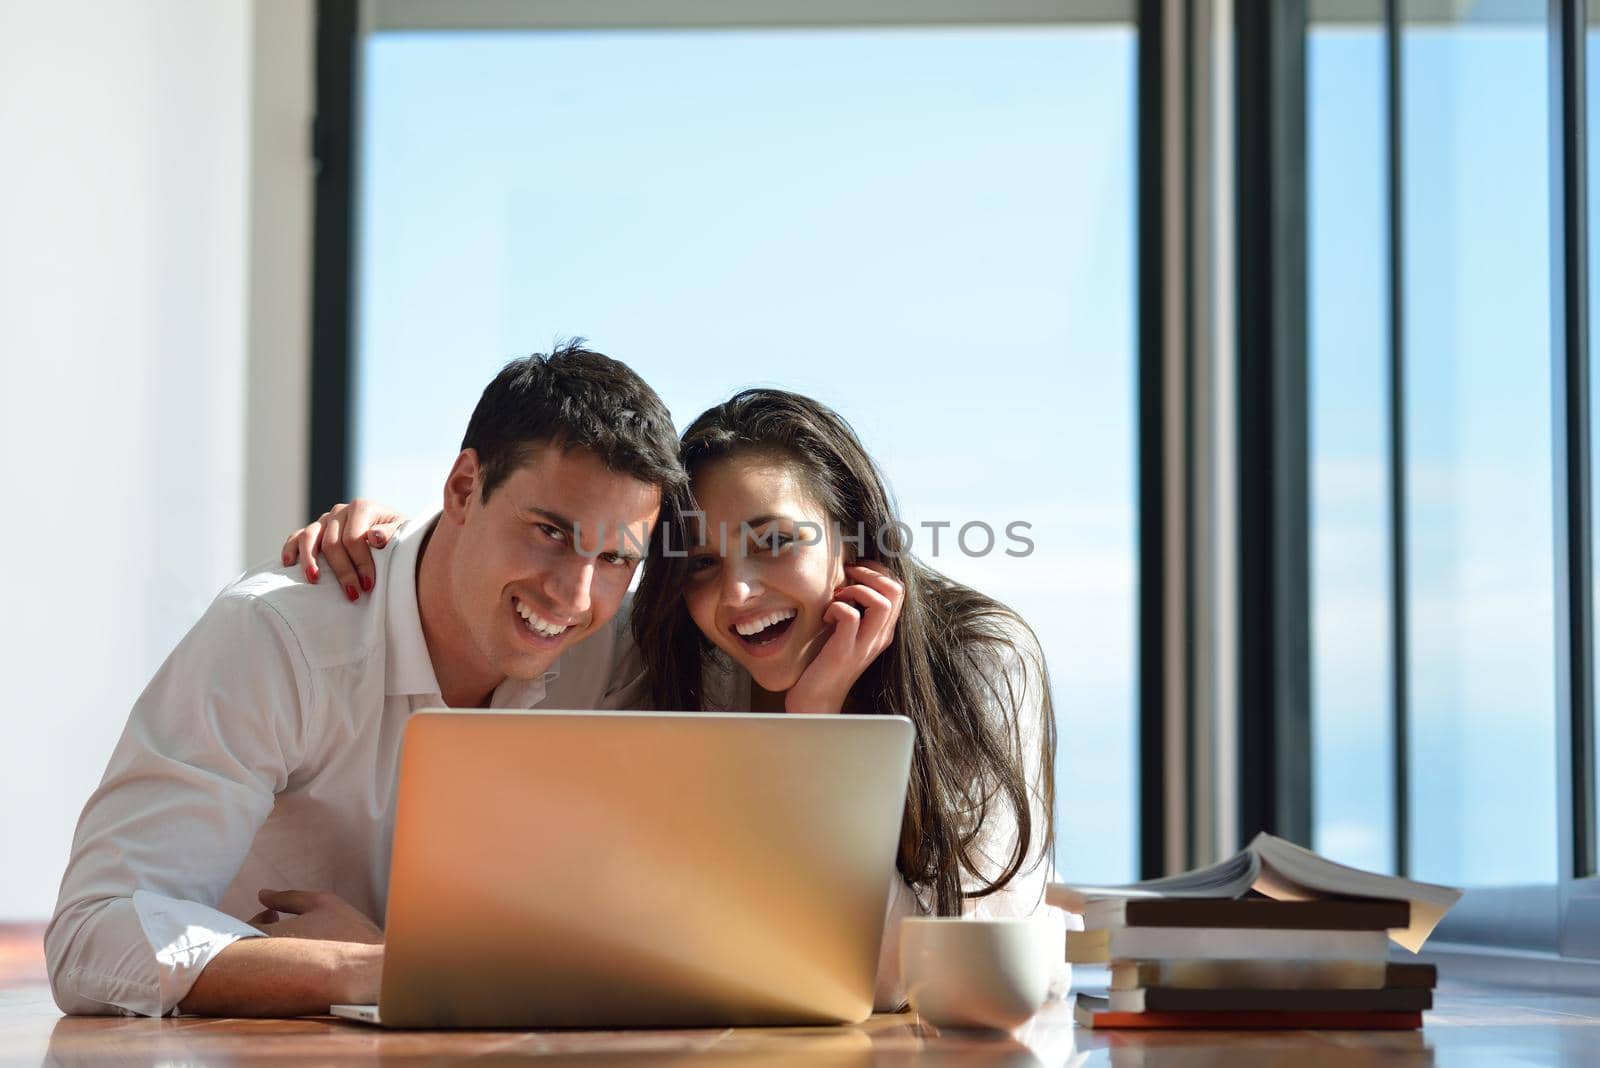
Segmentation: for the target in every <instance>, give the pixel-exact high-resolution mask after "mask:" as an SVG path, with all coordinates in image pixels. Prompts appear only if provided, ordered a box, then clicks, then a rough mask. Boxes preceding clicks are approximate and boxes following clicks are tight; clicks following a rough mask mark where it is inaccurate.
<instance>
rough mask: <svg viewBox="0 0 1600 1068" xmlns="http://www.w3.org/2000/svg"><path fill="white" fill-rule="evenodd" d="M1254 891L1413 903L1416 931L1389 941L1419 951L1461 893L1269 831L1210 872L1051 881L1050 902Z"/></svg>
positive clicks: (1282, 897) (1077, 905)
mask: <svg viewBox="0 0 1600 1068" xmlns="http://www.w3.org/2000/svg"><path fill="white" fill-rule="evenodd" d="M1251 890H1254V891H1256V892H1257V893H1259V894H1264V895H1266V896H1267V897H1270V898H1276V899H1277V900H1279V901H1313V900H1316V899H1318V898H1324V897H1357V898H1377V899H1380V900H1386V901H1405V902H1408V903H1409V904H1410V906H1411V923H1410V925H1409V926H1406V927H1396V928H1392V929H1391V930H1390V931H1389V937H1390V938H1391V939H1392V940H1394V941H1395V942H1397V943H1399V944H1400V945H1402V946H1404V947H1405V948H1406V949H1409V950H1411V952H1413V953H1415V952H1417V951H1418V950H1420V949H1421V948H1422V944H1423V943H1424V942H1426V941H1427V940H1428V936H1429V935H1431V934H1432V933H1433V929H1434V928H1435V927H1437V926H1438V924H1439V921H1440V920H1441V919H1443V918H1444V914H1445V913H1446V912H1449V911H1450V908H1451V906H1453V905H1454V904H1455V903H1456V902H1457V901H1459V900H1460V899H1461V891H1460V890H1453V889H1451V888H1450V887H1448V886H1437V885H1435V884H1433V883H1420V882H1416V881H1414V880H1412V879H1401V878H1397V877H1395V876H1392V875H1379V874H1377V873H1376V872H1370V871H1362V870H1361V869H1360V868H1349V867H1346V866H1345V865H1343V864H1335V863H1334V862H1333V861H1331V860H1328V859H1327V858H1326V857H1321V856H1318V855H1317V854H1316V853H1313V852H1311V850H1309V849H1302V848H1301V847H1300V846H1297V845H1295V844H1294V843H1293V842H1289V841H1286V840H1285V839H1282V838H1277V837H1274V836H1273V835H1270V834H1267V833H1265V832H1263V833H1261V834H1258V835H1256V836H1255V839H1254V840H1253V841H1251V843H1250V844H1249V846H1247V847H1246V848H1245V850H1244V852H1242V853H1237V854H1235V855H1234V856H1231V857H1229V858H1228V859H1226V860H1223V861H1220V862H1219V863H1216V864H1213V865H1211V866H1210V867H1209V868H1198V869H1196V870H1194V871H1188V872H1184V873H1183V874H1181V875H1169V876H1167V877H1166V878H1163V879H1148V880H1146V881H1144V882H1142V883H1129V884H1127V885H1125V886H1069V885H1067V884H1065V883H1051V884H1050V887H1049V889H1048V890H1047V891H1046V893H1045V900H1046V901H1047V902H1048V903H1049V904H1051V905H1054V906H1056V907H1057V908H1063V909H1066V910H1067V911H1068V912H1081V911H1083V909H1084V907H1085V906H1086V905H1087V904H1088V903H1089V902H1090V901H1093V900H1095V899H1099V898H1129V899H1134V898H1175V897H1177V898H1181V897H1191V898H1230V897H1240V896H1242V895H1244V894H1246V893H1248V892H1249V891H1251Z"/></svg>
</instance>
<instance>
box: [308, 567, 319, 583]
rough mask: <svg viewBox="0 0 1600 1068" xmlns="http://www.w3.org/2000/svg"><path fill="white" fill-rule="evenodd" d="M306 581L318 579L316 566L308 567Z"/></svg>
mask: <svg viewBox="0 0 1600 1068" xmlns="http://www.w3.org/2000/svg"><path fill="white" fill-rule="evenodd" d="M306 581H307V582H315V581H317V569H316V568H314V567H308V568H306Z"/></svg>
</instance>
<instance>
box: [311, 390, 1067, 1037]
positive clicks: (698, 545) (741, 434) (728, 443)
mask: <svg viewBox="0 0 1600 1068" xmlns="http://www.w3.org/2000/svg"><path fill="white" fill-rule="evenodd" d="M682 450H683V461H684V466H685V468H687V469H688V471H689V474H690V478H691V484H690V488H689V490H688V492H687V493H686V494H685V495H684V496H683V497H682V498H681V499H677V500H670V501H667V502H665V503H664V504H663V507H662V512H661V529H659V530H658V531H657V533H656V536H655V537H654V538H652V539H651V543H650V546H649V550H648V555H647V557H646V562H645V568H644V574H643V577H642V580H641V582H640V585H639V589H638V593H637V595H636V597H635V599H634V603H633V610H632V611H633V615H632V629H633V634H634V639H635V642H636V644H637V646H638V650H639V653H640V655H641V658H642V662H643V665H644V672H645V684H646V692H647V693H648V695H649V696H648V698H647V700H648V702H649V707H653V708H660V709H674V710H701V709H705V710H720V711H736V710H743V711H788V712H792V713H813V714H825V713H839V712H843V713H847V714H858V715H903V716H906V717H907V718H909V719H910V720H911V721H912V723H913V724H914V725H915V728H916V738H917V740H916V745H915V748H914V750H913V756H912V767H911V781H910V787H909V791H908V795H907V798H906V815H905V821H904V824H903V825H902V828H901V837H900V846H899V855H898V858H897V867H898V870H899V873H900V876H901V880H902V881H901V882H900V883H899V884H897V886H896V887H895V894H894V897H893V899H892V900H891V902H890V912H889V923H888V924H887V926H886V929H885V941H884V947H883V955H882V956H881V957H880V968H879V984H878V1004H879V1005H880V1006H885V1005H893V1004H895V1003H897V1002H898V1001H899V1000H900V998H899V992H898V990H897V989H896V987H897V983H896V980H895V976H896V973H897V963H896V962H897V958H898V934H899V918H900V917H901V916H906V915H914V914H918V913H934V914H937V915H960V914H968V915H975V916H1027V915H1033V914H1035V913H1042V912H1043V911H1044V906H1043V900H1042V899H1043V889H1044V883H1045V881H1046V879H1047V878H1048V875H1049V872H1050V862H1049V861H1050V852H1051V845H1052V842H1053V830H1052V813H1053V808H1054V795H1055V789H1054V774H1053V762H1054V755H1055V720H1054V715H1053V712H1052V709H1051V702H1050V689H1049V677H1048V673H1047V671H1046V668H1045V663H1044V657H1043V654H1042V653H1041V651H1040V649H1039V644H1038V641H1037V639H1036V638H1035V637H1034V635H1033V632H1032V631H1031V630H1030V629H1029V627H1028V626H1027V624H1026V623H1024V622H1023V621H1022V619H1021V618H1020V617H1019V616H1018V615H1017V614H1016V613H1015V612H1013V611H1011V610H1010V609H1008V608H1006V607H1005V606H1004V605H1002V604H1000V603H999V602H997V601H994V600H992V599H991V598H988V597H986V596H984V595H983V594H981V593H978V592H977V591H975V590H972V589H969V588H967V587H965V586H962V585H960V584H959V583H956V582H953V581H951V580H950V579H948V578H946V577H945V576H943V575H941V574H940V573H939V572H937V571H935V570H934V569H933V568H931V567H929V566H927V565H926V564H924V563H922V562H921V561H919V560H917V559H915V558H914V557H913V556H911V554H910V553H909V552H907V551H905V550H904V548H903V546H904V543H905V539H904V538H903V537H902V534H903V532H906V531H907V530H908V528H906V527H905V526H904V525H903V524H901V523H900V522H899V519H898V516H897V515H896V513H895V510H894V505H893V503H892V501H891V500H890V497H889V494H888V491H887V489H886V488H885V486H884V481H883V477H882V475H881V474H880V473H879V471H878V469H877V467H876V465H875V464H874V463H873V461H872V459H871V458H870V457H869V456H868V455H867V453H866V451H865V449H863V448H862V445H861V442H860V441H859V440H858V439H857V438H856V435H855V433H854V432H853V431H852V430H851V428H850V426H849V425H848V424H847V423H846V422H845V421H844V420H843V419H842V418H841V417H840V416H838V415H837V414H836V413H835V412H833V411H832V410H831V409H829V408H827V407H826V406H825V405H822V404H820V403H818V402H817V401H814V400H811V399H809V398H806V397H802V396H799V395H797V394H794V393H788V392H784V391H781V390H772V389H754V390H746V391H745V392H742V393H739V394H737V395H736V396H734V397H733V398H732V399H730V400H729V401H727V402H726V403H724V404H720V405H718V406H717V407H715V408H712V409H710V410H709V411H707V412H705V413H704V414H702V415H701V416H700V417H699V418H697V419H696V420H695V421H694V423H693V424H692V425H690V427H689V428H688V430H686V431H685V432H684V435H683V439H682ZM396 519H398V517H397V516H395V515H393V514H388V513H382V512H381V511H378V510H375V509H374V508H373V507H371V506H369V505H366V504H364V503H363V502H357V503H356V504H355V505H352V506H342V505H341V506H339V507H338V508H336V509H334V510H333V511H331V512H330V513H328V514H327V515H326V516H324V517H323V521H321V522H320V523H318V524H313V525H312V526H310V527H307V528H305V529H303V530H301V531H298V532H296V533H295V534H293V535H291V536H290V538H289V540H288V542H286V543H285V546H284V562H285V563H286V564H289V563H293V562H294V560H295V559H297V558H300V556H301V555H302V552H301V550H302V549H303V548H304V549H314V548H315V547H316V546H317V543H318V540H319V537H320V538H321V539H322V540H323V543H324V544H327V545H329V546H330V548H331V547H332V546H334V545H338V544H341V543H342V544H345V545H348V544H352V543H355V544H360V543H361V539H363V538H364V537H366V536H367V535H368V528H369V527H371V528H373V534H374V535H375V536H376V538H377V541H375V542H374V543H380V542H381V538H382V532H383V530H384V529H386V528H385V527H383V526H382V524H384V523H386V522H392V521H394V520H396ZM304 555H305V556H306V558H307V566H308V569H309V568H313V567H314V563H313V562H312V561H311V559H310V553H309V552H307V553H305V554H304ZM340 555H344V554H343V551H342V550H340ZM336 562H337V563H338V564H339V568H340V572H341V574H343V573H345V570H346V569H348V568H349V567H350V563H349V561H348V559H346V560H344V561H336ZM308 573H310V572H309V571H308ZM349 588H350V587H349V586H348V585H347V590H348V589H349Z"/></svg>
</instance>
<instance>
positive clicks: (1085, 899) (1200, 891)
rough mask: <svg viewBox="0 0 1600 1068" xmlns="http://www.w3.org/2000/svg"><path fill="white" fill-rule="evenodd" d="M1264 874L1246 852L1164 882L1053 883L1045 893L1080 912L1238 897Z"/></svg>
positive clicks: (1056, 902) (1059, 904)
mask: <svg viewBox="0 0 1600 1068" xmlns="http://www.w3.org/2000/svg"><path fill="white" fill-rule="evenodd" d="M1260 871H1261V862H1260V860H1258V859H1257V858H1256V855H1255V854H1254V853H1251V852H1250V851H1248V850H1246V851H1245V852H1243V853H1236V854H1235V855H1233V856H1231V857H1229V858H1228V859H1227V860H1223V861H1220V862H1218V863H1216V864H1213V865H1211V866H1210V867H1209V868H1197V869H1196V870H1194V871H1186V872H1183V873H1181V874H1179V875H1168V876H1166V877H1164V878H1161V879H1146V880H1145V881H1144V882H1140V883H1124V884H1121V885H1117V886H1093V885H1087V884H1070V883H1051V884H1050V885H1049V887H1048V888H1047V889H1046V890H1045V902H1046V903H1047V904H1050V905H1054V906H1055V907H1056V908H1058V909H1066V910H1067V911H1069V912H1078V911H1080V910H1082V909H1083V907H1084V906H1085V905H1086V904H1088V903H1089V902H1090V901H1091V900H1093V899H1095V898H1106V897H1125V898H1137V897H1238V896H1239V895H1240V894H1243V893H1244V892H1245V891H1246V890H1248V889H1250V886H1251V884H1252V883H1255V882H1256V881H1257V879H1258V876H1259V874H1260Z"/></svg>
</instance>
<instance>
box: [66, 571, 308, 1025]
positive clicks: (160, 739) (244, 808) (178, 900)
mask: <svg viewBox="0 0 1600 1068" xmlns="http://www.w3.org/2000/svg"><path fill="white" fill-rule="evenodd" d="M312 699H313V698H312V694H311V684H310V677H309V672H308V671H307V669H306V667H305V659H304V656H303V654H302V653H301V652H300V649H299V645H298V642H297V641H296V639H295V637H294V635H293V634H292V632H290V631H289V630H288V627H287V625H286V624H285V623H284V622H283V620H282V619H281V618H280V617H279V616H278V614H277V613H276V612H275V611H274V610H273V609H272V608H271V607H270V606H268V605H266V604H264V603H261V602H259V601H258V600H257V599H256V598H252V597H248V596H243V595H240V594H237V593H224V594H223V595H222V596H221V597H219V598H218V599H217V600H216V601H215V602H213V604H212V605H211V607H210V608H209V609H208V610H207V612H206V614H205V616H203V617H202V618H201V620H200V622H199V623H197V624H196V625H195V627H194V629H193V630H191V631H190V632H189V634H188V635H186V636H185V637H184V639H183V641H182V642H180V643H179V645H178V647H177V648H176V649H175V650H174V651H173V653H172V655H171V656H170V657H168V658H167V662H166V663H165V664H164V665H162V667H161V670H160V671H159V672H157V674H156V676H155V678H154V679H153V680H152V681H151V683H150V685H149V687H147V688H146V690H145V692H144V694H143V695H141V696H140V698H139V700H138V702H137V703H136V704H135V705H134V708H133V711H132V713H131V714H130V715H129V717H128V725H127V728H126V729H125V730H124V732H123V735H122V738H121V740H120V741H119V742H118V744H117V747H116V750H115V751H114V752H113V754H112V757H111V761H110V763H109V765H108V767H107V769H106V774H105V777H104V778H103V779H102V781H101V784H100V786H99V788H98V789H97V790H96V791H95V793H94V794H93V795H92V796H91V797H90V799H89V801H88V803H87V804H86V805H85V807H84V811H83V816H82V817H81V819H80V820H79V823H78V830H77V833H76V835H75V836H74V840H73V848H72V857H71V860H70V861H69V862H68V866H67V871H66V875H65V877H64V878H63V880H62V886H61V896H60V899H59V901H58V902H57V905H56V914H55V917H54V918H53V919H52V921H51V924H50V927H49V929H48V930H47V931H46V934H45V951H46V957H47V960H48V965H49V974H50V983H51V988H52V991H53V993H54V994H55V998H56V1003H57V1004H58V1005H59V1006H60V1007H61V1008H62V1010H63V1011H66V1012H69V1013H108V1012H117V1011H119V1010H120V1011H123V1012H131V1013H136V1014H143V1015H152V1016H154V1015H162V1014H165V1013H168V1012H171V1011H172V1010H173V1009H174V1008H175V1007H176V1006H177V1005H178V1003H179V1002H180V1001H182V1000H184V998H185V997H186V995H188V993H189V992H190V987H191V986H192V985H193V984H194V983H195V981H196V979H197V978H198V977H199V975H200V974H201V973H202V971H203V970H204V969H205V968H206V967H207V966H208V964H210V963H211V962H212V961H213V960H214V959H217V958H220V956H221V955H222V953H223V952H224V951H226V950H228V949H230V948H232V947H233V946H234V945H236V944H237V943H238V941H239V940H240V939H244V938H254V937H259V936H260V935H261V934H262V932H260V931H259V930H256V929H255V928H253V927H251V926H250V925H248V924H246V923H243V922H242V921H240V920H237V919H235V918H233V917H230V916H227V915H225V914H223V913H222V912H220V911H218V910H217V909H216V907H215V906H216V904H217V903H218V902H219V901H220V900H221V897H222V894H223V892H224V891H225V890H226V889H227V888H228V886H229V884H230V883H231V882H232V881H233V878H234V876H235V875H236V874H237V873H238V870H239V867H240V865H241V864H242V862H243V860H244V858H245V856H246V854H247V853H248V851H249V848H250V845H251V843H252V841H253V840H254V838H255V834H256V832H257V830H259V828H260V827H261V824H262V823H263V822H264V821H265V820H266V818H267V816H268V814H269V813H270V812H271V811H272V806H273V800H274V796H275V795H276V794H277V793H278V792H279V791H281V790H282V789H284V787H285V786H286V784H287V781H288V776H289V774H290V772H291V771H292V770H293V769H294V768H295V767H297V766H298V765H299V763H300V761H301V759H302V757H303V754H304V751H305V748H306V745H307V738H306V722H307V716H306V712H307V709H308V708H309V706H310V702H311V700H312ZM263 953H265V954H269V955H274V954H286V957H285V958H284V959H285V963H288V964H292V965H293V966H294V967H296V968H304V969H306V971H305V977H306V979H307V980H308V981H309V980H310V979H311V978H312V977H314V976H315V975H316V974H318V973H317V970H316V969H317V966H318V965H317V964H316V963H314V962H313V960H312V959H311V957H309V956H308V955H307V954H306V952H305V951H304V950H303V948H302V950H301V952H299V953H297V954H296V953H290V952H289V951H287V950H277V949H273V950H251V951H249V952H248V953H246V954H238V955H237V956H239V957H240V958H241V959H244V958H250V959H255V960H260V959H265V958H263V957H262V956H261V954H263ZM321 963H322V964H323V965H325V964H326V963H327V962H326V961H323V962H321ZM227 978H228V976H227V974H226V973H219V976H218V977H217V983H225V982H226V980H227ZM279 981H280V982H284V983H291V982H292V977H291V976H289V975H287V974H282V975H280V976H279ZM213 993H214V994H216V993H217V992H216V991H213ZM219 996H220V995H219Z"/></svg>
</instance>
